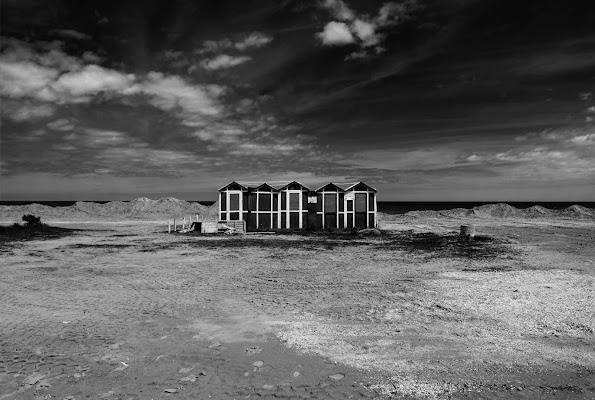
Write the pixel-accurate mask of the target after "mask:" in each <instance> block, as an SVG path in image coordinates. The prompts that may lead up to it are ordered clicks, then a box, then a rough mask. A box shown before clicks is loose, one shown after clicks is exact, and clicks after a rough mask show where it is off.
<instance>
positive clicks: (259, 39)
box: [196, 32, 273, 54]
mask: <svg viewBox="0 0 595 400" xmlns="http://www.w3.org/2000/svg"><path fill="white" fill-rule="evenodd" d="M272 41H273V37H272V36H269V35H267V34H265V33H263V32H251V33H249V34H244V35H242V36H239V37H237V38H235V40H232V39H230V38H222V39H218V40H205V41H204V42H203V43H202V47H201V48H199V49H197V50H196V53H197V54H205V53H218V52H222V51H228V50H230V49H235V50H237V51H242V52H243V51H248V50H252V49H259V48H261V47H264V46H266V45H267V44H269V43H270V42H272Z"/></svg>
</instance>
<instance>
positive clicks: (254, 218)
mask: <svg viewBox="0 0 595 400" xmlns="http://www.w3.org/2000/svg"><path fill="white" fill-rule="evenodd" d="M309 199H310V200H309ZM314 199H315V201H316V203H313V202H312V201H314ZM219 220H224V221H225V220H232V221H237V220H243V221H246V228H247V229H262V230H268V229H304V228H307V227H314V228H321V227H324V228H335V229H344V228H352V227H356V228H371V227H377V226H378V218H377V199H376V192H375V191H374V190H373V189H369V188H367V187H366V186H365V185H356V186H355V187H354V188H352V189H350V190H348V191H346V192H344V191H343V190H341V189H338V188H334V189H332V188H331V190H326V189H324V188H323V189H322V190H320V191H318V192H309V190H307V189H305V188H303V187H301V188H300V187H298V186H297V185H294V186H289V187H286V188H284V189H281V190H279V191H277V190H274V189H269V188H262V189H257V190H254V191H249V190H247V189H238V188H237V187H235V188H233V189H225V190H222V191H220V193H219Z"/></svg>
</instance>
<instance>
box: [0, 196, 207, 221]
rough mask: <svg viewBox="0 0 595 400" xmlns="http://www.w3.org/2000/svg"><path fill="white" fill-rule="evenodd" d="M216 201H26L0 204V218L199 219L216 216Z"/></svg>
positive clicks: (140, 199) (141, 199) (169, 199)
mask: <svg viewBox="0 0 595 400" xmlns="http://www.w3.org/2000/svg"><path fill="white" fill-rule="evenodd" d="M217 210H218V207H217V204H216V203H215V204H214V205H213V206H210V207H208V206H204V205H202V204H199V203H196V202H188V201H185V200H179V199H175V198H173V197H167V198H163V199H159V200H151V199H148V198H146V197H141V198H138V199H135V200H132V201H129V202H125V201H111V202H109V203H104V204H99V203H93V202H86V201H79V202H77V203H76V204H74V205H72V206H67V207H50V206H45V205H42V204H28V205H22V206H0V220H1V221H15V222H16V221H20V219H21V217H22V216H23V215H24V214H33V215H36V216H39V217H41V219H42V221H46V220H48V219H63V220H92V219H95V218H97V219H110V220H120V219H146V220H168V219H173V218H177V219H183V218H184V217H190V216H191V217H192V219H195V218H196V215H198V216H199V219H203V220H204V219H209V220H211V219H217Z"/></svg>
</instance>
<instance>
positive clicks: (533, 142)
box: [465, 128, 595, 179]
mask: <svg viewBox="0 0 595 400" xmlns="http://www.w3.org/2000/svg"><path fill="white" fill-rule="evenodd" d="M524 137H525V140H524V141H523V142H522V143H523V145H519V144H518V142H517V144H516V146H515V147H514V148H511V149H509V150H505V151H499V152H475V153H472V154H470V155H468V156H466V157H465V162H468V163H470V164H475V165H488V166H489V167H490V168H494V169H495V170H497V169H503V168H506V169H507V170H508V171H511V173H513V174H514V175H515V176H534V177H536V178H538V179H550V178H555V179H565V178H566V179H574V178H575V177H577V176H589V175H593V174H595V164H593V162H592V160H593V159H594V158H595V133H593V132H592V131H589V130H584V129H578V128H577V129H559V130H546V131H543V132H539V133H531V134H527V135H525V136H524Z"/></svg>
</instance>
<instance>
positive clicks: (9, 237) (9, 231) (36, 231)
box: [0, 214, 79, 250]
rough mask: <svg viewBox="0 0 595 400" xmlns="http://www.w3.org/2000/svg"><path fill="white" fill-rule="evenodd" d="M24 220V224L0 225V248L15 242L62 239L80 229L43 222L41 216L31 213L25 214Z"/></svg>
mask: <svg viewBox="0 0 595 400" xmlns="http://www.w3.org/2000/svg"><path fill="white" fill-rule="evenodd" d="M23 221H25V223H24V224H16V223H15V224H13V225H10V226H0V250H6V248H7V247H9V246H10V244H11V243H14V242H23V241H29V240H54V239H60V238H63V237H66V236H70V235H73V234H75V233H76V232H78V231H79V230H78V229H68V228H59V227H55V226H49V225H46V224H42V223H41V219H40V218H39V217H35V216H34V215H30V214H27V215H24V216H23Z"/></svg>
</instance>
